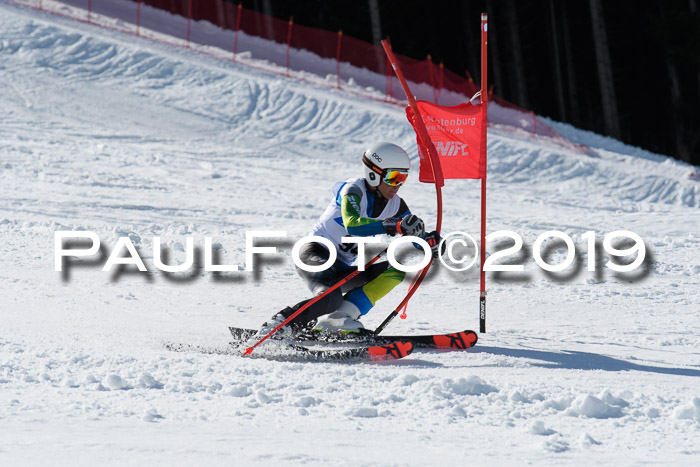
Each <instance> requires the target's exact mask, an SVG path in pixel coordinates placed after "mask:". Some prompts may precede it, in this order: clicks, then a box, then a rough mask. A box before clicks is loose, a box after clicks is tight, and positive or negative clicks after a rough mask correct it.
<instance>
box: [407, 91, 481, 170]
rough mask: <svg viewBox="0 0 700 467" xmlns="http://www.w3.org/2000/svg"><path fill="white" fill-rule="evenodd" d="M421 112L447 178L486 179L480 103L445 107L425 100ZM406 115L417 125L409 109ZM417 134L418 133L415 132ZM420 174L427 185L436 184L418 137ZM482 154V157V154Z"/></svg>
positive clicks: (424, 149) (424, 148) (426, 153)
mask: <svg viewBox="0 0 700 467" xmlns="http://www.w3.org/2000/svg"><path fill="white" fill-rule="evenodd" d="M417 104H418V110H419V111H420V113H421V116H422V117H423V122H424V123H425V128H426V129H427V130H428V135H429V136H430V139H431V140H432V141H433V144H434V145H435V149H436V150H437V154H438V156H439V157H440V165H441V166H442V172H443V175H444V176H445V178H446V179H448V178H485V176H486V157H485V153H486V151H485V149H486V148H483V149H484V151H482V148H481V125H482V115H481V104H478V105H472V104H471V103H467V104H460V105H458V106H455V107H444V106H440V105H435V104H431V103H430V102H426V101H418V102H417ZM406 116H407V117H408V121H409V122H411V125H413V128H414V129H416V126H415V118H414V115H413V111H412V110H411V108H410V107H406ZM416 133H417V134H418V131H417V129H416ZM416 139H417V142H418V155H419V156H420V173H419V177H418V179H419V180H420V181H421V182H425V183H435V180H434V178H433V171H432V167H431V164H430V158H428V157H427V155H428V150H427V148H426V147H425V146H424V145H423V143H422V142H421V140H420V137H417V138H416ZM482 152H483V155H482Z"/></svg>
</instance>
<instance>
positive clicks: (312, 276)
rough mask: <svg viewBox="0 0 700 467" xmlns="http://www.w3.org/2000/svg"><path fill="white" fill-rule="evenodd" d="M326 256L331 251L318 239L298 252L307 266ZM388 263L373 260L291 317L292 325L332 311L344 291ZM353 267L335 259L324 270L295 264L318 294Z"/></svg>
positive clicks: (290, 311) (373, 275)
mask: <svg viewBox="0 0 700 467" xmlns="http://www.w3.org/2000/svg"><path fill="white" fill-rule="evenodd" d="M329 257H330V253H329V252H328V250H327V249H326V247H325V246H323V245H321V244H320V243H307V244H306V245H304V247H302V248H301V250H300V252H299V258H300V259H301V261H302V262H303V263H304V264H307V265H309V266H318V265H322V264H325V263H326V262H327V260H328V258H329ZM388 267H389V263H387V262H382V263H377V264H373V265H372V266H370V267H369V268H367V269H366V270H365V271H362V272H360V273H359V274H357V275H356V276H355V277H353V278H352V279H351V280H350V281H348V282H347V283H346V284H343V285H342V286H341V287H338V288H337V289H335V290H333V291H332V292H330V293H329V294H327V295H326V296H325V297H323V298H322V299H320V300H319V301H317V302H316V303H314V304H313V305H311V306H309V307H308V308H307V309H305V310H304V311H302V312H301V313H300V314H299V315H298V316H297V317H296V318H294V320H293V321H292V323H291V324H292V325H293V327H303V326H304V325H305V324H306V323H308V322H310V321H313V320H315V319H317V318H319V317H320V316H323V315H327V314H329V313H333V312H334V311H336V310H337V309H338V308H340V305H342V303H343V293H345V292H348V291H350V290H353V289H356V288H358V287H362V286H363V285H364V284H366V283H367V282H369V281H371V280H372V279H374V278H376V277H378V276H379V275H380V274H382V273H383V272H384V271H386V270H387V268H388ZM354 270H355V269H354V268H348V267H347V266H345V265H344V264H343V263H341V262H336V264H334V265H333V266H331V267H330V268H328V269H326V270H324V271H318V272H309V271H304V270H303V269H300V268H297V273H299V275H300V276H301V277H302V278H303V279H304V281H305V282H306V285H307V286H308V287H309V289H310V290H311V291H312V292H313V293H314V295H319V294H321V293H323V292H325V291H326V290H328V289H329V288H330V287H332V286H333V285H335V284H336V283H338V282H339V281H340V280H342V279H343V278H345V277H346V276H347V275H348V274H350V273H351V272H353V271H354ZM310 300H312V299H307V300H303V301H301V302H299V303H297V304H296V305H294V306H291V307H287V308H285V309H284V310H282V311H281V313H282V315H283V316H285V317H289V316H291V315H292V314H293V313H294V312H295V311H296V310H298V309H299V308H301V307H302V306H304V305H305V304H306V303H308V302H309V301H310Z"/></svg>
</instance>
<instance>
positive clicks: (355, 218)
mask: <svg viewBox="0 0 700 467" xmlns="http://www.w3.org/2000/svg"><path fill="white" fill-rule="evenodd" d="M340 209H341V214H342V216H343V225H345V228H346V229H347V231H348V233H349V234H350V235H353V236H359V237H368V236H370V235H379V234H384V233H386V230H384V226H383V225H382V221H381V220H377V219H370V218H368V217H362V216H361V215H360V196H358V195H356V194H354V193H350V194H346V195H345V196H343V199H342V201H341V204H340Z"/></svg>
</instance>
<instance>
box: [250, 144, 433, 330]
mask: <svg viewBox="0 0 700 467" xmlns="http://www.w3.org/2000/svg"><path fill="white" fill-rule="evenodd" d="M362 162H363V164H364V172H365V176H364V178H353V179H349V180H347V181H345V182H339V183H336V185H335V186H334V188H333V198H332V199H331V201H330V203H329V205H328V207H327V208H326V210H325V212H324V213H323V214H322V215H321V217H320V218H319V220H318V222H317V223H316V226H315V227H314V228H313V230H312V231H311V235H314V236H319V237H323V238H326V239H328V240H330V241H331V242H332V243H333V245H335V249H336V253H337V259H336V261H335V262H334V264H333V265H332V266H331V267H330V268H328V269H326V270H324V271H320V272H308V271H304V270H302V269H300V268H298V267H297V273H298V274H299V275H301V277H302V278H303V279H304V281H305V282H306V285H307V286H308V287H309V289H310V290H311V292H313V293H314V295H318V294H320V293H323V292H324V291H325V290H327V289H329V288H330V287H331V286H333V285H334V284H336V283H337V282H339V281H340V280H342V279H343V278H344V277H345V276H347V275H348V274H350V273H351V272H352V271H354V270H355V267H353V266H352V264H353V263H354V262H355V260H356V259H357V244H353V243H342V242H341V238H342V237H345V236H363V237H365V236H374V235H381V234H388V235H391V236H393V235H396V234H400V235H412V236H418V237H422V238H423V239H424V240H426V241H427V242H428V244H430V245H431V248H432V253H433V256H434V257H437V255H438V251H437V250H438V245H439V243H440V234H439V233H438V232H436V231H435V232H431V233H429V234H425V233H424V223H423V221H422V220H421V219H420V218H419V217H418V216H416V215H414V214H411V212H410V211H409V209H408V206H407V205H406V202H405V201H404V200H403V199H401V197H399V196H398V194H397V193H398V191H399V188H401V186H402V185H403V184H404V182H405V181H406V179H407V178H408V173H409V170H410V168H411V164H410V160H409V158H408V154H406V151H404V150H403V149H401V148H400V147H399V146H397V145H395V144H391V143H385V142H382V143H377V144H374V145H372V146H370V147H369V149H367V150H366V151H365V152H364V154H363V156H362ZM299 257H300V259H301V261H302V262H303V263H304V264H306V265H309V266H318V265H323V264H325V263H326V262H327V260H328V259H329V257H330V251H329V250H328V248H327V247H326V246H325V245H323V244H322V243H316V242H311V243H306V244H305V245H304V246H303V247H302V248H301V250H300V253H299ZM405 275H406V274H405V273H404V272H402V271H399V270H398V269H396V268H394V267H392V266H391V265H390V264H389V263H388V262H387V261H383V262H379V263H375V264H373V265H371V266H370V267H368V268H367V269H366V270H365V271H363V272H360V273H359V274H357V275H356V276H355V277H353V279H351V280H350V281H348V282H347V283H345V284H344V285H343V286H341V287H339V288H337V289H335V290H333V291H332V292H330V293H329V294H328V295H326V296H325V297H323V298H322V299H320V300H319V301H317V302H316V303H314V304H313V305H311V306H309V307H308V308H307V309H305V310H304V311H302V312H301V313H300V314H299V315H298V316H296V317H295V318H294V319H293V320H292V321H291V322H290V323H288V324H287V325H286V326H284V327H283V328H281V329H280V330H279V331H277V332H276V333H275V334H273V335H272V336H271V337H273V338H276V339H285V338H291V337H293V336H294V335H295V334H297V333H299V332H302V331H305V330H308V329H310V328H311V329H314V330H319V331H326V332H360V330H361V329H363V325H362V323H361V322H360V321H359V319H360V318H361V317H362V316H363V315H365V314H367V312H369V311H370V309H371V308H372V307H373V306H374V305H375V304H376V303H377V300H379V299H380V298H382V297H384V296H385V295H386V294H388V293H389V292H390V291H391V290H392V289H393V288H394V287H396V286H397V285H398V284H399V283H401V281H403V279H404V276H405ZM309 300H311V299H308V300H304V301H302V302H300V303H297V304H296V305H294V306H292V307H287V308H285V309H283V310H282V311H280V312H278V313H276V314H275V315H274V316H272V318H271V319H270V320H268V321H267V322H265V323H264V324H263V325H262V327H261V328H260V330H259V331H258V333H257V334H256V335H255V336H254V337H253V340H255V341H256V342H257V341H258V340H260V339H262V338H263V337H265V336H266V335H267V334H269V333H270V332H271V331H272V330H273V329H275V328H276V327H278V326H279V325H280V324H282V323H283V322H284V320H285V319H287V318H288V317H289V316H291V315H292V314H293V313H294V312H295V311H296V310H298V309H299V308H300V307H302V306H303V305H304V304H306V303H307V302H308V301H309ZM314 321H315V324H314Z"/></svg>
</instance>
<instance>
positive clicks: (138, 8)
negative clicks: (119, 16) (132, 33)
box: [136, 0, 141, 36]
mask: <svg viewBox="0 0 700 467" xmlns="http://www.w3.org/2000/svg"><path fill="white" fill-rule="evenodd" d="M140 30H141V0H139V2H138V4H137V5H136V35H137V36H138V35H139V33H140Z"/></svg>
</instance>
